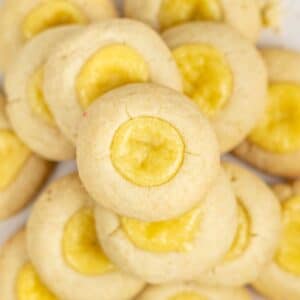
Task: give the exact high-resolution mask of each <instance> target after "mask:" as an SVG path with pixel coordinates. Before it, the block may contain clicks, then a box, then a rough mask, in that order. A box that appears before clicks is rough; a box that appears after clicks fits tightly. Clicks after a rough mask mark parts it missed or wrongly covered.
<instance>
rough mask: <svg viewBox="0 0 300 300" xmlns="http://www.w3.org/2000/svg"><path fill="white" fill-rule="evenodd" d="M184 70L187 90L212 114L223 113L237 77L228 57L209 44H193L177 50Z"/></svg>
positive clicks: (205, 112) (208, 113)
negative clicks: (233, 72)
mask: <svg viewBox="0 0 300 300" xmlns="http://www.w3.org/2000/svg"><path fill="white" fill-rule="evenodd" d="M173 55H174V57H175V60H176V62H177V65H178V67H179V69H180V71H181V74H182V78H183V90H184V93H185V94H186V95H187V96H189V97H190V98H191V99H192V100H194V101H195V102H196V103H197V104H198V106H199V108H200V110H201V111H202V112H203V113H204V114H206V115H207V116H208V117H213V116H215V115H216V114H217V113H219V112H220V111H221V110H222V109H223V108H224V106H225V105H226V103H227V102H228V100H229V98H230V97H231V94H232V90H233V76H232V72H231V68H230V66H229V64H228V62H227V60H226V58H225V56H224V55H223V54H222V53H221V52H220V51H218V50H217V49H216V48H214V47H212V46H209V45H202V44H189V45H183V46H180V47H178V48H176V49H174V50H173Z"/></svg>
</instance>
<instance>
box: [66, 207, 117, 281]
mask: <svg viewBox="0 0 300 300" xmlns="http://www.w3.org/2000/svg"><path fill="white" fill-rule="evenodd" d="M62 248H63V254H64V258H65V261H66V262H67V264H68V265H69V266H70V267H71V268H72V269H73V270H75V271H77V272H78V273H81V274H85V275H90V276H93V275H102V274H105V273H108V272H112V271H113V270H114V269H115V267H114V265H113V264H112V263H111V262H110V261H109V260H108V258H107V257H106V256H105V254H104V253H103V251H102V249H101V246H100V244H99V242H98V240H97V234H96V228H95V221H94V217H93V213H92V209H90V208H82V209H80V210H79V211H78V212H76V213H75V214H74V215H73V216H72V217H71V218H70V220H69V221H68V222H67V224H66V225H65V229H64V234H63V240H62Z"/></svg>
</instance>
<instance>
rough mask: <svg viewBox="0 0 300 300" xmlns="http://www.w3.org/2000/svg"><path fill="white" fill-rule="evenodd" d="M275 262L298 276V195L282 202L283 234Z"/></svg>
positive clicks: (299, 209) (299, 208)
mask: <svg viewBox="0 0 300 300" xmlns="http://www.w3.org/2000/svg"><path fill="white" fill-rule="evenodd" d="M276 262H277V264H278V265H279V266H280V267H281V268H282V269H284V270H285V271H287V272H290V273H292V274H294V275H295V276H300V196H295V197H293V198H291V199H289V200H288V201H286V202H285V203H284V204H283V234H282V238H281V241H280V245H279V250H278V252H277V255H276Z"/></svg>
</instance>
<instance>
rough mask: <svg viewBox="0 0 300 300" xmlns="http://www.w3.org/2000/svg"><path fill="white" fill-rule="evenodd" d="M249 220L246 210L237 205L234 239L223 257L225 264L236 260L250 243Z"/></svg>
mask: <svg viewBox="0 0 300 300" xmlns="http://www.w3.org/2000/svg"><path fill="white" fill-rule="evenodd" d="M250 234H251V219H250V216H249V214H248V212H247V210H246V208H245V207H244V206H243V205H242V204H241V203H239V205H238V228H237V232H236V235H235V239H234V241H233V243H232V245H231V248H230V250H229V252H228V253H227V254H226V256H225V262H228V261H232V260H234V259H237V258H238V257H239V256H240V255H242V253H243V252H244V251H245V250H246V249H247V247H248V245H249V242H250Z"/></svg>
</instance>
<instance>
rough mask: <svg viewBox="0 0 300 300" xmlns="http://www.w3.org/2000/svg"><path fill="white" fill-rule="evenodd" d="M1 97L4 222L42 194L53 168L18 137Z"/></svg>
mask: <svg viewBox="0 0 300 300" xmlns="http://www.w3.org/2000/svg"><path fill="white" fill-rule="evenodd" d="M5 105H6V104H5V100H4V98H3V97H2V96H1V95H0V145H1V146H0V220H3V219H6V218H8V217H10V216H12V215H14V214H16V213H17V212H18V211H19V210H21V209H22V208H23V207H24V206H25V205H26V204H27V203H28V202H29V201H31V200H32V198H33V197H34V195H35V194H36V193H37V191H38V190H39V188H40V186H41V185H42V184H43V183H44V181H45V180H46V178H47V176H48V174H49V173H50V171H51V170H52V164H51V163H49V162H47V161H45V160H43V159H42V158H40V157H39V156H37V155H36V154H34V153H32V152H31V151H30V150H29V148H28V147H27V146H26V145H25V144H24V143H23V142H22V141H21V140H20V139H19V138H18V137H17V135H16V134H15V133H14V131H13V130H12V128H11V126H10V124H9V122H8V120H7V118H6V115H5V112H4V110H5Z"/></svg>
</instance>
